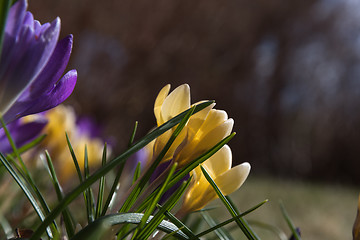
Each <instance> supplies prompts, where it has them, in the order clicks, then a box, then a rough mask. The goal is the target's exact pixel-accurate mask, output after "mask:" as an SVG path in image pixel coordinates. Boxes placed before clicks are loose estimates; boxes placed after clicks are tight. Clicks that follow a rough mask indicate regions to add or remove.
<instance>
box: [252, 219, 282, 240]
mask: <svg viewBox="0 0 360 240" xmlns="http://www.w3.org/2000/svg"><path fill="white" fill-rule="evenodd" d="M248 222H249V223H250V224H251V226H256V227H258V228H261V229H263V230H267V231H269V232H271V233H273V234H274V235H275V236H276V237H278V239H279V240H288V239H289V238H288V237H287V236H286V234H285V232H284V231H283V230H281V229H280V228H278V227H276V226H274V225H271V224H268V223H265V222H261V221H256V220H249V221H248Z"/></svg>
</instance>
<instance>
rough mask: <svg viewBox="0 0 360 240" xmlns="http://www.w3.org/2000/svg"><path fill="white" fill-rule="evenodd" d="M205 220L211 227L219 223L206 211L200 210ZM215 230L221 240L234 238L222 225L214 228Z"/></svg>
mask: <svg viewBox="0 0 360 240" xmlns="http://www.w3.org/2000/svg"><path fill="white" fill-rule="evenodd" d="M200 213H201V215H202V217H203V219H204V220H205V222H206V223H207V224H208V225H209V226H210V227H211V228H214V227H215V226H217V225H218V223H217V222H216V221H215V220H214V219H213V218H212V217H211V216H210V215H209V213H208V212H206V211H201V212H200ZM213 232H214V233H215V234H216V236H217V237H218V238H219V239H221V240H232V239H233V238H232V237H231V236H230V234H229V233H228V232H226V231H225V230H224V229H222V228H221V227H219V228H216V229H214V230H213Z"/></svg>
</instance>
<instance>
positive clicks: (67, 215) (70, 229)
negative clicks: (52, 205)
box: [45, 150, 75, 238]
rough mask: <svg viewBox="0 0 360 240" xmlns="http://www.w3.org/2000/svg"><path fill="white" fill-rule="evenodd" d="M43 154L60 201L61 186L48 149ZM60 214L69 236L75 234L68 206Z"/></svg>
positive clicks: (61, 195) (61, 194)
mask: <svg viewBox="0 0 360 240" xmlns="http://www.w3.org/2000/svg"><path fill="white" fill-rule="evenodd" d="M45 156H46V161H47V164H48V165H47V166H48V170H49V173H50V176H51V180H52V183H53V185H54V188H55V192H56V195H57V198H58V200H59V201H61V200H62V199H63V192H62V190H61V186H60V183H59V181H58V178H57V175H56V172H55V168H54V165H53V164H52V160H51V157H50V155H49V153H48V151H46V150H45ZM62 215H63V218H64V223H65V229H66V232H67V234H68V236H69V237H70V238H71V237H72V236H74V234H75V221H74V217H73V216H72V215H71V212H70V211H69V209H68V208H65V210H64V211H63V212H62Z"/></svg>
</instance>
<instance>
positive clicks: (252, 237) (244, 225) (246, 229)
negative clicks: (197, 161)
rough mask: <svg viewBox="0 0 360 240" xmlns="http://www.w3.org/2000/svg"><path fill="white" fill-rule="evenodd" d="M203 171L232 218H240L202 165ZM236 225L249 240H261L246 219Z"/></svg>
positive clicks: (238, 220)
mask: <svg viewBox="0 0 360 240" xmlns="http://www.w3.org/2000/svg"><path fill="white" fill-rule="evenodd" d="M200 168H201V171H202V172H203V174H204V176H205V178H206V179H207V181H208V182H209V183H210V185H211V186H212V187H213V188H214V190H215V192H216V194H217V195H218V196H219V198H220V200H221V201H222V202H223V203H224V205H225V207H226V208H227V209H228V211H229V212H230V214H231V216H233V217H236V216H238V214H237V213H236V211H235V210H234V208H233V205H232V204H231V203H230V202H229V201H228V200H227V199H226V197H225V196H224V194H223V193H222V192H221V190H220V189H219V187H218V186H217V185H216V183H215V182H214V180H213V179H212V178H211V176H210V175H209V173H208V172H207V171H206V169H205V168H204V167H203V166H201V165H200ZM236 223H237V224H238V226H239V227H240V229H241V230H242V231H243V233H244V234H245V236H246V237H247V238H248V239H249V240H255V239H259V238H258V237H257V235H256V234H255V233H254V232H253V231H252V230H251V229H250V228H249V226H248V224H247V223H246V222H245V221H244V219H242V218H239V219H237V220H236Z"/></svg>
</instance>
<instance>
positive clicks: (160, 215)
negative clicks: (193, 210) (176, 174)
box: [137, 178, 191, 240]
mask: <svg viewBox="0 0 360 240" xmlns="http://www.w3.org/2000/svg"><path fill="white" fill-rule="evenodd" d="M190 182H191V178H189V179H188V180H187V181H186V182H183V183H182V185H181V186H180V187H179V188H178V189H177V191H175V193H174V194H173V195H171V196H170V198H169V199H168V200H167V201H166V202H165V204H164V206H163V207H162V208H160V210H159V211H158V212H157V213H156V215H155V216H154V217H153V219H151V220H150V222H149V223H147V225H146V226H145V227H144V230H143V232H142V233H141V234H140V235H139V236H138V237H137V239H140V240H142V239H148V238H149V237H150V235H151V233H152V232H153V231H154V230H155V229H156V226H157V225H159V224H160V223H161V221H162V220H163V219H164V218H165V216H166V215H165V212H169V211H170V210H171V209H172V208H173V207H174V206H175V205H176V203H177V202H178V201H179V199H180V197H181V196H182V195H183V193H184V192H185V190H186V188H187V187H188V186H189V184H190ZM188 237H189V236H188Z"/></svg>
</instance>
